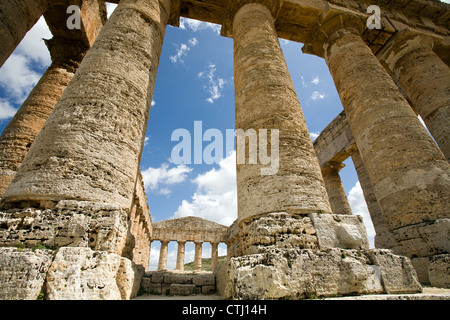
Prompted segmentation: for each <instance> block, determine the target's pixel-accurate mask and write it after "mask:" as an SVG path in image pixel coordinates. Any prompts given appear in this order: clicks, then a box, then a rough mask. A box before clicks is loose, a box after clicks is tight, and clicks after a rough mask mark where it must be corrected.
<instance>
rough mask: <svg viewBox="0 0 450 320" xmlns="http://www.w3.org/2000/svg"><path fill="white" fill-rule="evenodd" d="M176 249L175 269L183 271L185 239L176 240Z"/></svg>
mask: <svg viewBox="0 0 450 320" xmlns="http://www.w3.org/2000/svg"><path fill="white" fill-rule="evenodd" d="M177 243H178V250H177V266H176V270H179V271H183V270H184V252H185V245H186V241H177Z"/></svg>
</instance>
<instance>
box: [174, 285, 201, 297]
mask: <svg viewBox="0 0 450 320" xmlns="http://www.w3.org/2000/svg"><path fill="white" fill-rule="evenodd" d="M200 291H201V289H200V288H199V287H197V286H196V285H195V284H178V283H172V284H171V285H170V295H172V296H189V295H192V294H199V293H200Z"/></svg>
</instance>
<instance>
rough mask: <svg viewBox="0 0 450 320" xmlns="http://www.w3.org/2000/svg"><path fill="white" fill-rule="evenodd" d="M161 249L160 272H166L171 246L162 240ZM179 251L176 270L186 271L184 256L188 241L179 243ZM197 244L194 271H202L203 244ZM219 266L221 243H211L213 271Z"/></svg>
mask: <svg viewBox="0 0 450 320" xmlns="http://www.w3.org/2000/svg"><path fill="white" fill-rule="evenodd" d="M160 242H161V248H160V251H159V261H158V270H166V269H167V250H168V246H169V242H170V241H167V240H160ZM177 244H178V249H177V263H176V267H175V270H177V271H183V270H184V255H185V248H186V241H177ZM194 244H195V255H194V271H201V270H202V245H203V242H196V241H194ZM218 264H219V243H217V242H211V270H212V271H214V269H215V268H216V267H217V266H218Z"/></svg>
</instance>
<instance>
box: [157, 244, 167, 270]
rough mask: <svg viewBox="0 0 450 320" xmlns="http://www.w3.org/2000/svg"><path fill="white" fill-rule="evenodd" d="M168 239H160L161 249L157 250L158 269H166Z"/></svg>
mask: <svg viewBox="0 0 450 320" xmlns="http://www.w3.org/2000/svg"><path fill="white" fill-rule="evenodd" d="M168 245H169V241H161V249H160V250H159V262H158V270H166V269H167V248H168Z"/></svg>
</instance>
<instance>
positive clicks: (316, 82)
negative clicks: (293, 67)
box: [311, 76, 320, 85]
mask: <svg viewBox="0 0 450 320" xmlns="http://www.w3.org/2000/svg"><path fill="white" fill-rule="evenodd" d="M311 82H312V83H314V84H315V85H318V84H319V82H320V79H319V76H316V77H315V78H314V79H312V80H311Z"/></svg>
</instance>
